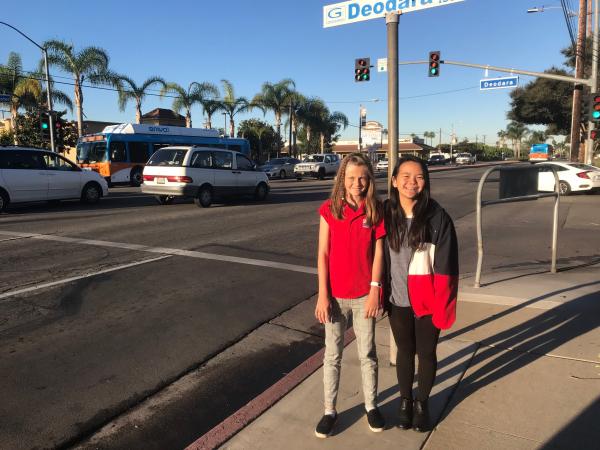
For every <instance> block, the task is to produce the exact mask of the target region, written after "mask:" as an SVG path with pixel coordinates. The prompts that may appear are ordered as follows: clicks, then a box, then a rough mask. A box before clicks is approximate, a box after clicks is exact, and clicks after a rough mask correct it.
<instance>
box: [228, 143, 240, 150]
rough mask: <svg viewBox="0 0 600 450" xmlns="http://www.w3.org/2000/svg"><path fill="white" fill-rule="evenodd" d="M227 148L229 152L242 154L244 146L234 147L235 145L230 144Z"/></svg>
mask: <svg viewBox="0 0 600 450" xmlns="http://www.w3.org/2000/svg"><path fill="white" fill-rule="evenodd" d="M227 148H228V149H229V150H233V151H234V152H241V151H242V146H241V145H237V144H236V145H233V144H228V145H227Z"/></svg>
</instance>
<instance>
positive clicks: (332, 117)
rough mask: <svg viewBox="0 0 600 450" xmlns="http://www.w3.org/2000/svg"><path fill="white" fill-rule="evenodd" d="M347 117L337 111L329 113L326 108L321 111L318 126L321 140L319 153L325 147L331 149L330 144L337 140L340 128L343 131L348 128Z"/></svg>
mask: <svg viewBox="0 0 600 450" xmlns="http://www.w3.org/2000/svg"><path fill="white" fill-rule="evenodd" d="M348 123H349V122H348V117H346V115H345V114H344V113H341V112H339V111H334V112H332V113H330V112H329V110H328V109H327V108H325V110H324V111H323V116H322V117H321V123H320V124H319V125H318V128H319V137H320V140H321V152H324V151H325V147H331V143H332V142H333V141H334V140H336V139H337V132H338V131H339V130H340V128H343V129H344V130H345V129H346V128H347V127H348Z"/></svg>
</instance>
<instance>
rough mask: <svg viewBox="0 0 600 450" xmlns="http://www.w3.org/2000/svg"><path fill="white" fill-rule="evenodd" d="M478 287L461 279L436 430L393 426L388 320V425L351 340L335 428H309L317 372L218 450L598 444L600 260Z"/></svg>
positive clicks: (384, 349)
mask: <svg viewBox="0 0 600 450" xmlns="http://www.w3.org/2000/svg"><path fill="white" fill-rule="evenodd" d="M482 284H483V286H482V287H481V288H479V289H475V288H473V287H472V285H473V279H472V278H465V279H462V280H461V289H460V292H459V305H458V314H457V317H458V319H457V323H456V324H455V325H454V327H453V328H452V329H451V330H449V331H448V332H445V333H443V334H442V337H441V340H440V344H439V346H438V359H439V367H438V375H437V378H436V384H435V386H434V389H433V392H432V395H431V400H430V409H431V413H432V419H433V420H434V422H435V423H436V424H437V426H436V427H435V429H434V430H433V431H432V432H431V433H417V432H415V431H412V430H409V431H403V430H400V429H399V428H397V427H396V426H395V425H396V423H397V422H396V417H395V411H396V408H397V402H396V400H397V397H398V392H397V389H396V384H395V382H396V375H395V369H394V367H392V366H390V364H389V327H388V324H387V319H384V320H381V321H379V323H378V325H377V349H378V355H379V360H380V368H379V393H380V394H379V402H380V407H381V410H382V413H383V414H384V416H385V417H386V420H387V426H386V430H385V431H384V432H382V433H372V432H371V431H369V429H368V427H367V424H366V419H365V417H364V413H363V406H362V392H361V391H360V368H359V363H358V360H357V356H356V345H355V344H354V343H351V344H350V345H348V346H347V347H346V350H345V352H344V358H343V367H342V377H341V386H340V394H339V402H338V411H339V420H338V422H337V424H336V428H335V432H334V435H333V436H331V437H329V438H328V439H318V438H316V437H315V436H314V427H315V425H316V423H317V421H318V420H319V418H320V417H321V415H322V413H323V409H322V398H323V392H322V389H323V388H322V369H319V370H317V371H315V372H314V373H313V374H312V375H310V376H309V377H308V378H306V379H305V380H304V381H303V382H302V383H300V384H299V385H298V386H297V387H296V388H295V389H293V390H291V391H290V392H289V393H288V394H287V395H285V396H284V397H283V398H281V400H279V401H278V402H277V403H275V404H274V406H272V407H271V408H270V409H268V410H266V411H265V412H264V413H263V414H262V415H260V416H259V417H258V418H257V419H256V420H254V421H253V422H252V423H250V424H249V425H248V426H246V427H245V428H244V429H242V430H241V431H240V432H239V433H237V434H236V435H235V436H233V438H231V439H230V440H229V441H227V442H225V443H224V444H223V445H222V447H221V448H225V449H251V448H261V449H281V448H285V449H286V450H295V449H312V448H319V449H322V448H339V449H364V448H377V449H388V448H390V449H391V448H406V449H420V448H426V449H482V448H485V449H507V448H511V449H514V448H518V449H521V448H522V449H533V448H565V449H566V448H569V449H573V448H582V449H588V448H598V446H599V445H600V444H599V442H600V430H599V428H598V426H597V425H598V417H600V329H599V325H600V265H595V266H589V267H581V268H578V269H572V270H568V271H565V272H559V273H558V274H551V273H547V272H546V273H539V274H531V273H519V272H513V273H506V272H504V273H502V274H500V275H497V276H496V277H495V278H494V277H493V276H491V275H486V276H484V277H483V278H482ZM190 448H193V447H190Z"/></svg>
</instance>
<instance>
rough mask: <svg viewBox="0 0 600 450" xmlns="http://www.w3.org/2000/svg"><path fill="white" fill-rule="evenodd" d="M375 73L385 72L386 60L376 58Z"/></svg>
mask: <svg viewBox="0 0 600 450" xmlns="http://www.w3.org/2000/svg"><path fill="white" fill-rule="evenodd" d="M377 72H387V58H377Z"/></svg>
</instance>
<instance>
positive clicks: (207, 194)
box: [194, 186, 213, 208]
mask: <svg viewBox="0 0 600 450" xmlns="http://www.w3.org/2000/svg"><path fill="white" fill-rule="evenodd" d="M212 201H213V191H212V188H211V187H210V186H202V187H201V188H200V190H199V191H198V195H197V196H196V198H194V203H195V204H196V206H201V207H202V208H208V207H209V206H210V205H211V204H212Z"/></svg>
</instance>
